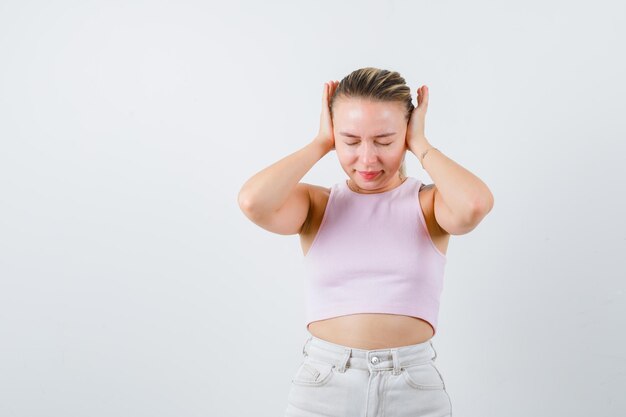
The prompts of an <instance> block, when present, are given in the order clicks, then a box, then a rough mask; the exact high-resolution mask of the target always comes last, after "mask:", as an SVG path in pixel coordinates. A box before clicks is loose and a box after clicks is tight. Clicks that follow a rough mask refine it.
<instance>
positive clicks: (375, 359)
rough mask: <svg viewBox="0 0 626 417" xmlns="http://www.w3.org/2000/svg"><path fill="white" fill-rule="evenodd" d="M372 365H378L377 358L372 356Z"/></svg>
mask: <svg viewBox="0 0 626 417" xmlns="http://www.w3.org/2000/svg"><path fill="white" fill-rule="evenodd" d="M372 363H373V364H377V363H378V357H377V356H372Z"/></svg>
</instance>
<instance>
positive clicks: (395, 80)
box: [329, 67, 415, 177]
mask: <svg viewBox="0 0 626 417" xmlns="http://www.w3.org/2000/svg"><path fill="white" fill-rule="evenodd" d="M337 98H365V99H370V100H374V101H389V102H400V103H402V104H404V108H405V110H406V112H405V118H406V121H407V123H408V122H409V119H410V117H411V113H412V112H413V109H414V108H415V106H413V102H412V100H411V89H410V88H409V86H408V85H407V84H406V81H405V80H404V78H402V76H401V75H400V73H398V72H397V71H389V70H385V69H380V68H374V67H365V68H359V69H357V70H355V71H352V72H351V73H350V74H348V75H347V76H346V77H344V78H343V79H342V80H341V81H340V82H339V85H338V86H337V88H336V89H335V93H334V94H333V96H332V97H331V99H330V103H329V107H330V117H331V118H332V117H333V104H334V102H335V100H337ZM405 155H406V152H405ZM400 175H401V176H403V177H406V164H405V162H404V157H403V158H402V165H400Z"/></svg>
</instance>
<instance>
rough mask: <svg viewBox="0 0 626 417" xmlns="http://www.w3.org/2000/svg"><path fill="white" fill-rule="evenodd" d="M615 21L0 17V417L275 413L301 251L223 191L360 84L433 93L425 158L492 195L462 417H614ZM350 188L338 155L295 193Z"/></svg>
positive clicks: (447, 319) (620, 158)
mask: <svg viewBox="0 0 626 417" xmlns="http://www.w3.org/2000/svg"><path fill="white" fill-rule="evenodd" d="M625 28H626V6H624V3H623V2H621V1H612V2H609V1H600V2H593V3H590V2H583V1H545V0H542V1H524V2H497V1H472V2H466V1H456V2H452V1H437V2H435V1H337V2H330V1H315V2H303V1H282V2H277V1H264V2H255V1H246V2H241V1H239V2H237V1H229V2H226V1H223V2H216V1H208V2H207V1H186V0H181V1H176V2H174V1H78V0H76V1H53V2H48V1H8V0H5V1H2V2H1V3H0V61H1V65H0V140H1V147H0V415H1V416H3V417H32V416H59V417H61V416H62V417H74V416H76V417H79V416H80V417H82V416H91V417H96V416H119V417H121V416H151V417H157V416H176V417H183V416H184V417H195V416H220V417H227V416H233V417H240V416H258V417H262V416H267V417H270V416H281V415H282V413H283V411H284V409H285V407H286V401H287V394H288V391H289V388H290V383H291V377H292V376H293V373H294V372H295V371H296V369H297V367H298V365H299V363H300V359H301V354H302V352H301V349H302V344H303V343H304V341H305V339H306V336H307V335H308V334H307V332H306V329H305V327H304V325H305V323H304V320H305V317H304V293H303V289H304V282H303V279H304V278H303V270H302V250H301V248H300V245H299V239H298V236H297V235H290V236H283V235H277V234H272V233H270V232H267V231H265V230H264V229H261V228H260V227H258V226H256V225H255V224H254V223H252V222H250V221H249V220H248V219H247V218H246V217H245V216H244V215H243V213H242V212H241V211H240V209H239V206H238V204H237V194H238V192H239V190H240V188H241V186H242V185H243V183H244V182H245V181H246V180H247V179H248V178H250V177H251V176H252V175H254V174H255V173H256V172H258V171H260V170H261V169H263V168H265V167H267V166H269V165H270V164H272V163H274V162H276V161H278V160H279V159H281V158H283V157H285V156H287V155H289V154H291V153H293V152H295V151H296V150H298V149H300V148H302V147H303V146H305V145H306V144H307V143H309V142H310V141H311V140H313V138H314V137H315V135H316V134H317V130H318V127H319V115H320V110H321V107H320V103H321V94H322V87H323V83H324V82H325V81H329V80H341V79H342V78H343V77H344V76H346V75H347V74H349V73H350V72H351V71H353V70H355V69H358V68H361V67H365V66H375V67H378V68H384V69H389V70H394V71H398V72H400V74H401V75H402V76H403V77H405V79H406V81H407V83H408V84H409V85H410V86H411V89H412V91H413V94H415V91H416V89H417V88H418V87H420V86H421V85H424V84H426V85H427V86H428V87H429V89H430V103H429V108H428V113H427V116H426V136H427V138H428V140H429V142H430V143H431V144H432V145H433V146H436V147H438V148H439V149H440V150H442V152H444V153H445V154H446V155H447V156H448V157H450V158H452V159H453V160H454V161H456V162H457V163H459V164H461V165H462V166H463V167H465V168H467V169H468V170H470V171H471V172H473V173H474V174H476V175H477V176H478V177H479V178H481V179H482V180H483V181H484V182H485V183H486V184H487V185H488V186H489V188H490V190H491V191H492V193H493V194H494V197H495V205H494V208H493V210H492V211H491V213H489V215H488V216H487V217H486V218H485V219H484V220H483V222H482V223H481V224H480V225H479V226H478V227H477V228H476V229H474V230H473V231H472V232H471V233H469V234H466V235H462V236H453V237H452V238H451V240H450V244H449V247H448V252H447V255H448V261H447V266H446V275H445V284H444V292H443V294H442V301H441V310H440V322H439V328H438V334H437V335H436V336H435V338H434V339H433V343H434V345H435V347H436V349H437V352H438V357H437V364H438V367H439V369H440V370H441V372H442V375H443V377H444V379H445V381H446V387H447V390H448V393H449V394H450V397H451V400H452V405H453V410H454V411H453V412H454V415H455V416H457V417H474V416H475V417H485V416H494V417H495V416H505V415H506V416H508V417H515V416H561V415H562V416H570V417H574V416H590V415H593V416H607V417H608V416H623V415H625V414H626V397H625V396H624V390H625V388H626V353H625V352H626V343H625V339H626V336H625V335H624V333H625V332H624V330H625V329H626V303H625V301H626V293H625V287H626V284H625V282H624V281H625V277H626V268H625V267H624V256H625V255H624V254H625V253H626V222H625V220H624V219H625V212H626V200H625V198H624V194H623V193H624V186H625V184H624V183H625V178H626V172H625V171H626V170H625V168H624V162H625V157H624V155H625V153H624V151H625V150H626V146H625V145H624V140H625V139H626V122H625V120H626V118H624V113H625V110H626V108H625V107H626V106H625V105H624V95H625V94H626V82H625V81H624V76H625V74H626V60H625V59H624V53H623V49H624V39H626V29H625ZM415 104H417V103H416V102H415ZM407 171H408V174H409V175H410V176H413V177H417V178H420V179H421V180H422V181H424V182H426V183H430V182H431V180H430V178H429V176H428V173H427V172H425V171H424V170H422V168H421V166H420V165H419V162H418V161H417V158H416V157H415V155H414V154H412V153H409V154H407ZM346 178H347V176H346V174H345V173H344V172H343V170H342V169H341V167H340V165H339V162H338V160H337V158H336V154H335V153H334V152H331V153H329V154H328V155H326V156H325V157H324V158H322V160H320V161H319V162H318V163H317V164H316V165H315V166H314V167H313V169H312V170H311V171H309V172H308V173H307V175H305V177H304V178H303V180H302V181H303V182H308V183H312V184H318V185H323V186H326V187H328V186H330V185H331V184H333V183H336V182H339V181H343V180H345V179H346Z"/></svg>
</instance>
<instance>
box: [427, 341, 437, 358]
mask: <svg viewBox="0 0 626 417" xmlns="http://www.w3.org/2000/svg"><path fill="white" fill-rule="evenodd" d="M428 342H429V343H430V347H431V348H432V349H433V352H435V356H433V357H432V358H431V359H430V360H432V361H434V360H435V359H436V358H437V351H436V350H435V346H433V341H432V339H431V340H428Z"/></svg>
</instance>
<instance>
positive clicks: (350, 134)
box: [339, 132, 396, 139]
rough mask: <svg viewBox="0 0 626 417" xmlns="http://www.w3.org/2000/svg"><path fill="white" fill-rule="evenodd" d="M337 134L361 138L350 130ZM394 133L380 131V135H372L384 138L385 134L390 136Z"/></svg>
mask: <svg viewBox="0 0 626 417" xmlns="http://www.w3.org/2000/svg"><path fill="white" fill-rule="evenodd" d="M339 134H340V135H344V136H349V137H351V138H359V139H361V137H360V136H357V135H353V134H352V133H350V132H339ZM395 134H396V132H389V133H381V134H380V135H375V136H374V137H375V138H385V137H387V136H392V135H395Z"/></svg>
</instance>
